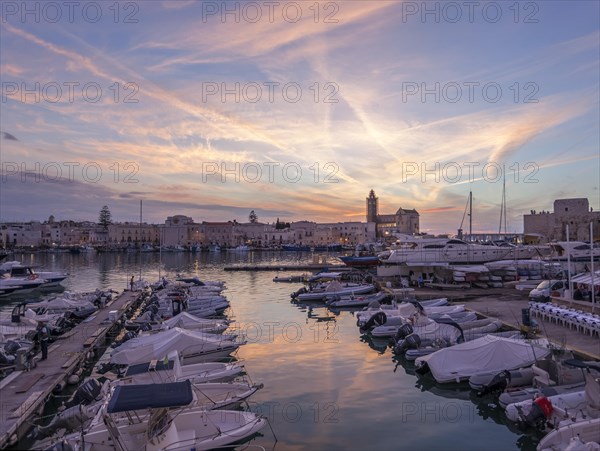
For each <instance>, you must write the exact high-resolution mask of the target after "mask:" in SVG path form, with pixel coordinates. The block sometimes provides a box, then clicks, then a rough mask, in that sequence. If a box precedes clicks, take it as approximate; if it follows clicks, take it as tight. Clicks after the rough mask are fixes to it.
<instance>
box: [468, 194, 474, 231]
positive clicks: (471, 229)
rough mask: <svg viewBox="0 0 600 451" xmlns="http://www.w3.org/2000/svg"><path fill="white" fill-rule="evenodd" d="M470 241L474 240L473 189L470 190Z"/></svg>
mask: <svg viewBox="0 0 600 451" xmlns="http://www.w3.org/2000/svg"><path fill="white" fill-rule="evenodd" d="M469 241H473V191H469Z"/></svg>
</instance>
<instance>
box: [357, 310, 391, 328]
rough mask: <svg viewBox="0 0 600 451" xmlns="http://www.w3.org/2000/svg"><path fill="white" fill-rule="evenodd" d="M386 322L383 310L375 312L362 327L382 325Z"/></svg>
mask: <svg viewBox="0 0 600 451" xmlns="http://www.w3.org/2000/svg"><path fill="white" fill-rule="evenodd" d="M386 322H387V316H386V314H385V313H384V312H377V313H375V314H374V315H373V316H371V318H369V320H368V321H367V322H366V323H365V325H364V326H363V327H362V329H372V328H374V327H377V326H383V325H384V324H385V323H386Z"/></svg>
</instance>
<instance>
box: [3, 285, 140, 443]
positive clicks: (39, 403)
mask: <svg viewBox="0 0 600 451" xmlns="http://www.w3.org/2000/svg"><path fill="white" fill-rule="evenodd" d="M140 299H141V292H131V291H125V292H123V293H122V294H121V295H120V296H119V297H117V298H116V299H114V300H113V301H111V302H110V303H108V304H107V306H106V307H105V308H104V309H102V310H98V311H97V312H96V313H95V314H94V315H92V316H91V317H90V318H88V319H87V320H85V321H83V322H82V323H80V324H79V325H77V326H76V327H75V328H73V329H72V330H71V331H69V332H68V333H66V334H65V335H62V336H59V337H57V339H56V341H55V342H53V343H51V344H50V345H49V347H48V358H47V359H46V360H44V361H40V360H39V359H38V358H37V357H35V361H36V365H35V367H34V368H31V369H29V370H17V371H14V372H12V373H11V374H9V375H8V376H7V377H5V378H4V379H3V380H2V381H0V399H2V410H1V412H0V449H3V448H5V447H7V446H12V445H14V444H16V443H17V442H18V441H19V440H21V439H22V438H23V437H24V435H25V434H26V433H27V431H28V430H29V428H30V427H31V426H32V424H33V422H34V421H35V416H36V415H39V414H40V413H41V411H42V410H43V408H44V404H45V403H46V401H47V400H48V398H49V397H50V396H51V394H52V391H53V390H54V388H55V387H56V386H57V385H58V384H61V383H62V382H63V381H65V380H66V379H67V378H68V377H69V376H70V375H71V374H73V373H74V372H75V371H76V370H77V369H78V368H80V366H81V365H82V363H83V362H84V360H85V358H86V355H87V354H88V353H89V352H90V351H91V350H93V349H95V348H96V347H100V346H103V345H104V340H105V338H106V335H107V333H108V332H109V331H110V330H111V328H112V327H113V326H115V324H116V323H117V321H118V320H119V319H120V318H121V317H122V316H123V314H124V313H125V312H126V311H127V310H128V309H130V308H131V307H132V306H134V305H135V304H136V303H137V302H138V301H139V300H140Z"/></svg>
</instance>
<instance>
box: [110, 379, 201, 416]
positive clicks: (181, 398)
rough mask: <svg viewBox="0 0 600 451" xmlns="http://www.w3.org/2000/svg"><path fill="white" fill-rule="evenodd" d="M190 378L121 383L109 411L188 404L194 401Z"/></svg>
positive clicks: (113, 396) (116, 389)
mask: <svg viewBox="0 0 600 451" xmlns="http://www.w3.org/2000/svg"><path fill="white" fill-rule="evenodd" d="M193 399H194V397H193V394H192V383H191V382H190V380H189V379H188V380H185V381H183V382H173V383H170V384H141V385H119V386H117V387H116V388H115V391H114V393H113V395H112V398H111V399H110V401H109V403H108V407H107V409H106V411H107V412H108V413H117V412H126V411H128V410H140V409H156V408H160V407H181V406H187V405H188V404H190V403H191V402H192V401H193Z"/></svg>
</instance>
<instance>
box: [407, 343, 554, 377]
mask: <svg viewBox="0 0 600 451" xmlns="http://www.w3.org/2000/svg"><path fill="white" fill-rule="evenodd" d="M548 354H550V351H549V349H548V348H546V347H541V346H538V345H535V344H532V343H529V342H527V341H524V340H515V339H511V338H503V337H496V336H493V335H486V336H485V337H481V338H478V339H476V340H473V341H468V342H465V343H461V344H457V345H455V346H451V347H449V348H443V349H440V350H439V351H436V352H434V353H433V354H429V355H427V356H423V357H419V358H418V359H417V360H416V365H417V366H421V365H423V364H425V363H427V365H428V366H429V369H430V371H431V374H432V375H433V377H434V378H435V380H436V381H437V382H440V383H445V382H458V381H460V380H463V379H465V378H469V377H471V376H472V375H474V374H478V373H485V372H489V371H502V370H512V369H516V368H524V367H527V366H530V365H533V364H534V363H535V361H536V360H538V359H541V358H543V357H546V356H547V355H548Z"/></svg>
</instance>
